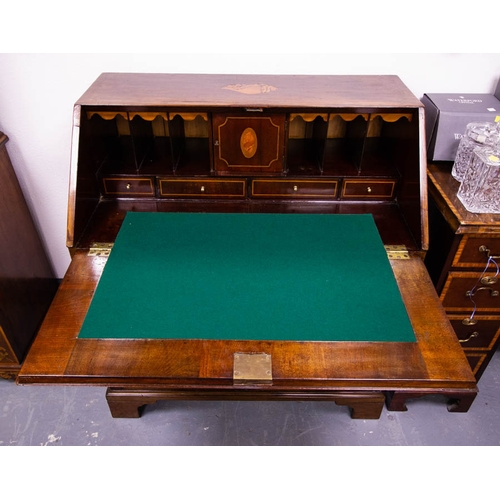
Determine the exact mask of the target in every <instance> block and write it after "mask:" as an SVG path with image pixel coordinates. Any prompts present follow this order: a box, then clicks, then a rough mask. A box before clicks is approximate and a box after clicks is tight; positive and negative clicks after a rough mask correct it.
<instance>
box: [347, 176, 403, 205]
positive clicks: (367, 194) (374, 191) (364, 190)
mask: <svg viewBox="0 0 500 500" xmlns="http://www.w3.org/2000/svg"><path fill="white" fill-rule="evenodd" d="M395 188H396V181H395V180H381V179H362V180H361V179H346V180H344V185H343V187H342V198H344V199H357V200H371V199H373V200H390V199H391V198H393V197H394V191H395Z"/></svg>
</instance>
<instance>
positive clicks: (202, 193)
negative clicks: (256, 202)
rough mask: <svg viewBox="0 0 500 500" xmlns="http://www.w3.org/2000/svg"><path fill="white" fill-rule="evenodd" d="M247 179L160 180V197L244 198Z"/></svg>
mask: <svg viewBox="0 0 500 500" xmlns="http://www.w3.org/2000/svg"><path fill="white" fill-rule="evenodd" d="M245 195H246V180H245V179H188V178H185V179H180V178H179V179H160V196H162V197H168V198H174V197H175V198H244V197H245Z"/></svg>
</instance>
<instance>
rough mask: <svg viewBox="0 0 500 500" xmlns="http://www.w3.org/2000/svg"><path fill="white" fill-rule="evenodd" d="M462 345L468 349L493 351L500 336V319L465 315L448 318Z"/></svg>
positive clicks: (454, 315)
mask: <svg viewBox="0 0 500 500" xmlns="http://www.w3.org/2000/svg"><path fill="white" fill-rule="evenodd" d="M448 318H449V320H450V322H451V325H452V326H453V329H454V330H455V333H456V335H457V338H458V340H459V342H460V345H461V346H462V347H463V348H467V349H493V348H494V347H495V345H496V343H497V341H498V338H499V336H500V317H498V316H481V315H475V316H474V317H473V320H472V323H473V324H471V321H470V320H469V316H466V315H465V314H463V315H459V314H453V315H449V316H448Z"/></svg>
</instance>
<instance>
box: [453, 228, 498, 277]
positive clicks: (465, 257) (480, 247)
mask: <svg viewBox="0 0 500 500" xmlns="http://www.w3.org/2000/svg"><path fill="white" fill-rule="evenodd" d="M489 257H492V258H493V259H494V260H495V261H496V262H497V263H498V264H500V234H499V235H498V236H490V235H488V236H484V235H483V236H481V235H479V236H478V235H465V236H464V237H463V238H462V241H461V242H460V245H459V247H458V250H457V252H456V253H455V257H454V259H453V264H452V265H453V266H455V267H476V268H478V269H484V267H485V266H486V264H487V262H488V258H489ZM490 268H491V269H492V270H493V269H496V267H495V265H494V264H493V263H490Z"/></svg>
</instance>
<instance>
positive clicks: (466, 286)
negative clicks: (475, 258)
mask: <svg viewBox="0 0 500 500" xmlns="http://www.w3.org/2000/svg"><path fill="white" fill-rule="evenodd" d="M480 277H481V273H473V272H451V273H449V274H448V278H447V280H446V283H445V285H444V287H443V291H442V292H441V296H440V298H441V302H442V303H443V307H444V308H445V310H446V311H465V312H467V311H472V310H473V309H474V307H476V308H477V311H488V312H498V313H500V292H499V291H500V284H499V282H498V281H497V282H495V283H487V280H488V279H489V278H490V276H489V275H486V276H484V277H483V280H485V283H484V284H483V283H481V282H479V278H480Z"/></svg>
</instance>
